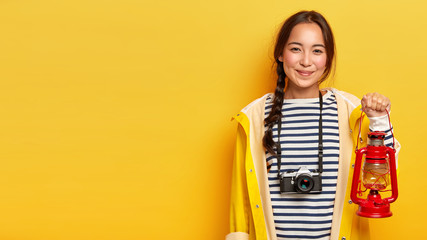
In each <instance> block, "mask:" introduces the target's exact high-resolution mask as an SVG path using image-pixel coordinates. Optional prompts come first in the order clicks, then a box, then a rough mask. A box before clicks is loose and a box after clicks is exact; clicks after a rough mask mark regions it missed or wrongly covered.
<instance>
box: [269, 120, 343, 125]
mask: <svg viewBox="0 0 427 240" xmlns="http://www.w3.org/2000/svg"><path fill="white" fill-rule="evenodd" d="M312 122H316V123H318V122H319V119H304V120H288V119H286V118H285V121H282V124H291V123H312ZM322 123H338V120H334V119H323V121H322ZM264 126H266V125H264Z"/></svg>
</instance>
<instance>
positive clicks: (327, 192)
mask: <svg viewBox="0 0 427 240" xmlns="http://www.w3.org/2000/svg"><path fill="white" fill-rule="evenodd" d="M321 193H322V194H335V191H322V192H321ZM270 194H280V191H270Z"/></svg>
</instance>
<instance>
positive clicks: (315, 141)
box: [280, 135, 340, 144]
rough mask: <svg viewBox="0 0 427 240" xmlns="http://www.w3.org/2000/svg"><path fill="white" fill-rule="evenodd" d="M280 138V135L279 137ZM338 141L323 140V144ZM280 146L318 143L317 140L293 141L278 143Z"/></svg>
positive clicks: (337, 141)
mask: <svg viewBox="0 0 427 240" xmlns="http://www.w3.org/2000/svg"><path fill="white" fill-rule="evenodd" d="M280 136H282V135H280ZM339 142H340V141H339V140H334V139H323V143H339ZM280 143H281V144H288V143H289V144H294V143H296V144H298V143H319V140H294V141H280Z"/></svg>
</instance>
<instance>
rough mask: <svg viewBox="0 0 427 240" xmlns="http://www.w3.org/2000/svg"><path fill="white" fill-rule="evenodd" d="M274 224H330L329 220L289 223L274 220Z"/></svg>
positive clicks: (287, 221)
mask: <svg viewBox="0 0 427 240" xmlns="http://www.w3.org/2000/svg"><path fill="white" fill-rule="evenodd" d="M274 222H275V223H287V224H325V223H332V219H331V220H326V221H293V220H291V221H289V220H274Z"/></svg>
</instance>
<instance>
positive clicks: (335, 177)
mask: <svg viewBox="0 0 427 240" xmlns="http://www.w3.org/2000/svg"><path fill="white" fill-rule="evenodd" d="M281 172H285V171H281ZM327 179H338V176H322V180H327ZM274 180H277V176H274V177H268V181H274Z"/></svg>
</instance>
